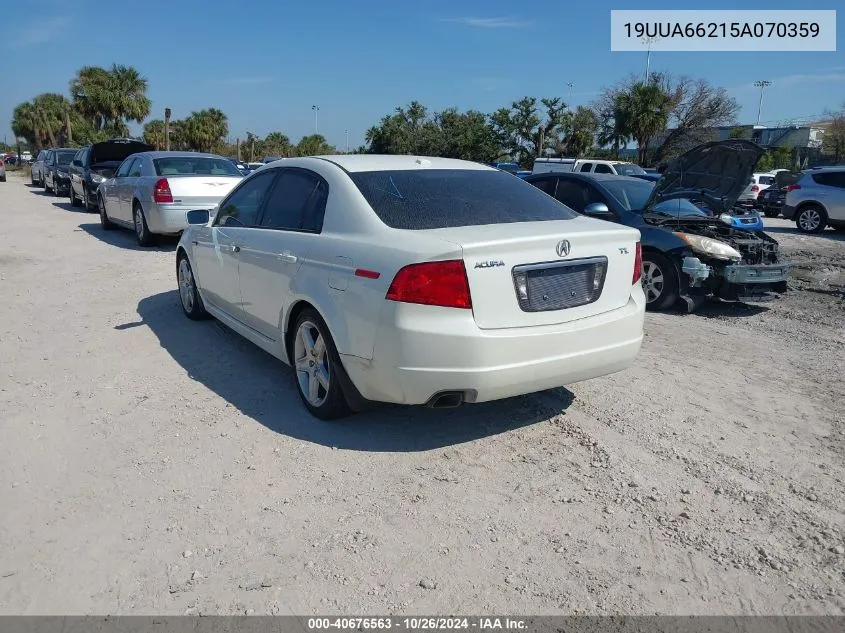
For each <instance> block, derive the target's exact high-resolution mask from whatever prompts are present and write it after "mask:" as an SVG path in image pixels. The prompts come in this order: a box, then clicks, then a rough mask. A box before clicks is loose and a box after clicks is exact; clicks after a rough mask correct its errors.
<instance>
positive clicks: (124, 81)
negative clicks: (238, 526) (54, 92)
mask: <svg viewBox="0 0 845 633" xmlns="http://www.w3.org/2000/svg"><path fill="white" fill-rule="evenodd" d="M147 87H148V84H147V80H146V79H145V78H144V77H142V76H141V74H140V73H139V72H138V71H137V70H136V69H135V68H132V67H131V66H120V65H118V64H114V65H113V66H112V68H111V70H106V69H105V68H100V67H99V66H85V67H83V68H81V69H80V70H79V71H78V72H77V73H76V77H74V78H73V79H72V80H71V82H70V93H71V97H72V99H73V103H74V106H75V107H76V109H77V110H78V111H79V112H80V113H81V114H83V115H84V116H85V117H86V118H87V119H88V120H90V121H91V124H92V126H93V127H94V129H95V130H102V129H104V128H106V127H109V128H111V130H112V131H113V132H114V133H115V134H118V135H121V136H125V135H127V134H128V133H129V128H128V126H127V122H129V121H136V122H137V123H141V122H143V120H144V119H145V118H146V117H147V116H148V115H149V113H150V107H151V102H150V100H149V98H148V97H147Z"/></svg>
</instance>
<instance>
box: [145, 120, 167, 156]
mask: <svg viewBox="0 0 845 633" xmlns="http://www.w3.org/2000/svg"><path fill="white" fill-rule="evenodd" d="M144 141H145V142H147V143H149V144H150V145H152V146H153V147H155V148H156V149H163V148H164V145H165V139H164V121H162V120H161V119H153V120H152V121H149V122H148V123H147V124H146V125H144Z"/></svg>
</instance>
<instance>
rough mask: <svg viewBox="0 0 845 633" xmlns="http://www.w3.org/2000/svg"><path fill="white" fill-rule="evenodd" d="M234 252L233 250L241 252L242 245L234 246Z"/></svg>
mask: <svg viewBox="0 0 845 633" xmlns="http://www.w3.org/2000/svg"><path fill="white" fill-rule="evenodd" d="M232 252H233V253H240V252H241V247H240V246H237V245H234V246H232Z"/></svg>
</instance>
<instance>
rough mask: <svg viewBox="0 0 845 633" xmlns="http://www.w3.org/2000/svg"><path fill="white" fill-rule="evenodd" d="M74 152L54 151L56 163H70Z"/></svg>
mask: <svg viewBox="0 0 845 633" xmlns="http://www.w3.org/2000/svg"><path fill="white" fill-rule="evenodd" d="M75 155H76V152H56V163H58V164H59V165H70V162H71V161H72V160H73V157H74V156H75Z"/></svg>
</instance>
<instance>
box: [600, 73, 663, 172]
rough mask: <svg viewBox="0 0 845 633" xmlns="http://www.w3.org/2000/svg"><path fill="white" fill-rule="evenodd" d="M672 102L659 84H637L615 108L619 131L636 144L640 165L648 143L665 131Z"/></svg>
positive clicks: (626, 92) (621, 97) (620, 96)
mask: <svg viewBox="0 0 845 633" xmlns="http://www.w3.org/2000/svg"><path fill="white" fill-rule="evenodd" d="M670 107H671V99H670V97H669V95H668V94H666V92H664V91H663V89H662V88H661V87H660V86H659V85H658V84H656V83H649V84H645V83H642V82H639V83H635V84H634V85H633V86H631V88H630V90H627V91H624V92H621V93H620V94H619V95H618V97H617V99H616V104H615V108H614V119H615V121H616V123H617V130H618V131H619V132H621V133H622V134H624V135H626V136H627V137H629V138H633V139H634V140H635V141H636V142H637V155H638V162H639V163H640V164H643V163H644V162H645V159H646V153H647V152H648V144H649V141H650V140H651V139H652V138H654V137H655V136H657V135H658V134H660V133H661V132H663V131H664V130H665V129H666V124H667V123H668V122H669V110H670Z"/></svg>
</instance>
